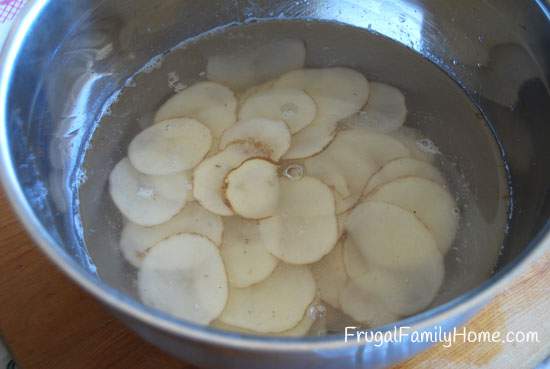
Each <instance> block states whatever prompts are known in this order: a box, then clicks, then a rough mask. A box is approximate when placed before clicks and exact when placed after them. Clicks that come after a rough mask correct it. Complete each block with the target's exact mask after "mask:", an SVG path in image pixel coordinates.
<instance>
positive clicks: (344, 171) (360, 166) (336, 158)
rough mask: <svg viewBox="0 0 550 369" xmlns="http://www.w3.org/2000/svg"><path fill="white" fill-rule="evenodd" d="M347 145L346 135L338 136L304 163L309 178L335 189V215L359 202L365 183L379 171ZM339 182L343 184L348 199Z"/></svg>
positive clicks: (368, 159) (374, 163) (374, 164)
mask: <svg viewBox="0 0 550 369" xmlns="http://www.w3.org/2000/svg"><path fill="white" fill-rule="evenodd" d="M348 141H349V140H348V139H347V137H346V135H343V136H342V135H341V133H339V134H338V135H337V136H336V138H335V139H334V140H333V141H332V143H331V144H330V145H329V146H328V147H327V148H326V149H325V150H324V151H323V152H321V153H320V154H318V155H315V156H313V157H311V158H308V159H306V160H305V161H304V165H305V168H306V173H307V174H308V175H310V176H313V177H316V178H319V179H320V180H321V181H323V182H324V183H325V184H327V185H328V186H329V187H331V188H333V189H334V191H335V193H334V200H335V201H336V213H337V214H341V213H343V212H345V211H346V210H348V209H350V208H351V207H353V206H354V205H355V204H356V203H357V201H359V199H360V198H361V195H362V194H363V190H364V189H365V186H366V185H367V182H368V180H369V179H370V177H371V176H372V175H374V173H376V171H377V170H378V165H377V164H376V162H375V161H374V160H372V159H371V158H370V157H369V156H368V155H361V154H360V152H361V151H362V148H361V149H360V148H357V147H355V146H354V145H350V144H349V142H348ZM341 181H344V182H345V184H346V185H345V189H346V190H347V191H346V192H347V196H345V194H346V192H344V191H343V189H344V186H342V184H341ZM339 188H340V190H339Z"/></svg>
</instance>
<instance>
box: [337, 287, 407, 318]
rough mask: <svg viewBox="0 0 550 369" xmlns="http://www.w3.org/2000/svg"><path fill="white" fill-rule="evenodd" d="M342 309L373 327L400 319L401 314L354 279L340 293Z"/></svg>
mask: <svg viewBox="0 0 550 369" xmlns="http://www.w3.org/2000/svg"><path fill="white" fill-rule="evenodd" d="M340 306H342V311H343V312H344V313H346V314H347V315H349V316H350V317H352V318H353V319H354V320H356V321H358V322H361V323H366V324H368V325H369V326H370V327H371V328H376V327H380V326H383V325H386V324H389V323H393V322H395V321H398V320H399V316H398V315H396V314H394V313H392V312H391V311H390V310H389V309H387V308H386V306H384V305H383V304H382V303H381V302H379V301H378V300H377V299H376V298H374V297H373V296H370V295H368V294H367V293H366V292H365V291H364V290H362V289H361V288H360V287H358V286H357V285H356V283H355V282H354V281H352V280H350V281H349V282H348V284H347V285H346V286H345V287H344V289H343V290H342V292H341V293H340Z"/></svg>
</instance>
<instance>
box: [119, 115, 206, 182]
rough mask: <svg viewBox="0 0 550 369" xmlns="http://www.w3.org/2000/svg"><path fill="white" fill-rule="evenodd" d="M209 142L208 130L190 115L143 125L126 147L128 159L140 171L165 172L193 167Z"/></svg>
mask: <svg viewBox="0 0 550 369" xmlns="http://www.w3.org/2000/svg"><path fill="white" fill-rule="evenodd" d="M211 144H212V135H211V134H210V130H209V129H208V128H207V127H206V126H205V125H204V124H201V123H200V122H198V121H196V120H194V119H189V118H176V119H169V120H165V121H162V122H160V123H157V124H155V125H153V126H151V127H149V128H146V129H145V130H143V131H142V132H141V133H139V134H138V135H137V136H136V137H134V139H133V140H132V142H131V143H130V146H128V158H129V159H130V161H131V162H132V165H133V166H134V167H135V168H136V169H137V170H139V171H140V172H142V173H145V174H151V175H165V174H173V173H177V172H181V171H182V170H187V169H191V168H193V167H195V166H196V165H197V164H199V163H200V162H201V160H202V159H203V158H204V156H205V155H206V153H208V150H210V146H211Z"/></svg>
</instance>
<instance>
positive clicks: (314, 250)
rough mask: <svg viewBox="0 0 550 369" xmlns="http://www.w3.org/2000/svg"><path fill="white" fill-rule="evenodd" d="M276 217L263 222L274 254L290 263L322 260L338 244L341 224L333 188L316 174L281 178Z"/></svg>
mask: <svg viewBox="0 0 550 369" xmlns="http://www.w3.org/2000/svg"><path fill="white" fill-rule="evenodd" d="M279 201H280V203H279V209H278V210H277V213H276V215H275V216H273V217H271V218H268V219H264V220H261V221H260V234H261V236H262V239H263V241H264V245H265V247H266V248H267V249H268V250H269V252H270V253H272V254H273V255H275V256H276V257H278V258H279V259H281V260H283V261H285V262H287V263H290V264H310V263H314V262H316V261H319V260H320V259H321V258H322V257H323V256H324V255H326V254H328V253H329V252H330V250H332V248H333V247H334V246H335V245H336V241H337V240H338V225H337V221H336V215H335V213H334V211H335V208H334V197H333V195H332V192H331V190H330V188H328V187H327V186H326V185H325V184H323V183H322V182H321V181H319V180H318V179H315V178H313V177H302V178H301V179H300V180H295V181H293V180H289V179H286V178H282V179H281V180H280V200H279Z"/></svg>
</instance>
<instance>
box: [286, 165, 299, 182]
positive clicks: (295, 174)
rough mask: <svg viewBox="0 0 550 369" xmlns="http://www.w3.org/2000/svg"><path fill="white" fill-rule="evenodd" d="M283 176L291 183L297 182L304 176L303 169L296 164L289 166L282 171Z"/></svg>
mask: <svg viewBox="0 0 550 369" xmlns="http://www.w3.org/2000/svg"><path fill="white" fill-rule="evenodd" d="M283 175H284V176H285V177H287V178H288V179H290V180H291V181H297V180H299V179H302V177H303V176H304V167H303V166H301V165H298V164H290V165H289V166H288V167H286V168H285V169H284V170H283Z"/></svg>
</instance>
